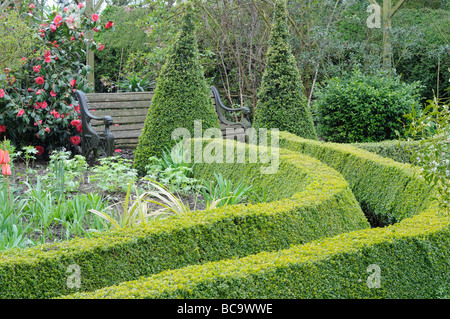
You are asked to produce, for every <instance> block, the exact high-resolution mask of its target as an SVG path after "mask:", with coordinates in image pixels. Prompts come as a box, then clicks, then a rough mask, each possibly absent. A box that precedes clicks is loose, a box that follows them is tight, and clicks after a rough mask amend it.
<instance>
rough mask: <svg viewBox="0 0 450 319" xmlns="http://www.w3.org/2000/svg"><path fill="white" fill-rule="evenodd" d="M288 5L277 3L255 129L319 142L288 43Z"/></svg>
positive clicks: (260, 90)
mask: <svg viewBox="0 0 450 319" xmlns="http://www.w3.org/2000/svg"><path fill="white" fill-rule="evenodd" d="M286 14H287V13H286V2H285V0H277V1H276V3H275V13H274V23H273V26H272V30H271V37H270V46H269V49H268V51H267V67H266V70H265V72H264V75H263V78H262V82H261V87H260V88H259V91H258V103H257V105H256V112H255V123H254V126H255V127H259V128H267V129H272V128H278V129H279V130H280V131H288V132H291V133H293V134H295V135H298V136H300V137H303V138H307V139H315V140H316V139H317V135H316V130H315V128H314V123H313V119H312V115H311V112H310V110H309V109H308V106H307V101H306V97H305V96H304V94H303V84H302V82H301V78H300V72H299V71H298V68H297V63H296V62H295V58H294V55H293V54H292V51H291V47H290V45H289V43H288V39H287V37H288V34H289V30H288V26H287V23H286Z"/></svg>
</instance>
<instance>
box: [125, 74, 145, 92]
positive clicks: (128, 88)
mask: <svg viewBox="0 0 450 319" xmlns="http://www.w3.org/2000/svg"><path fill="white" fill-rule="evenodd" d="M117 86H118V87H119V91H120V92H144V91H149V90H150V89H152V88H154V82H152V81H151V80H150V79H149V78H140V77H139V76H138V75H137V74H131V75H129V76H127V77H125V78H124V79H123V80H122V81H120V82H118V83H117Z"/></svg>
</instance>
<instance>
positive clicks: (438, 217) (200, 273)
mask: <svg viewBox="0 0 450 319" xmlns="http://www.w3.org/2000/svg"><path fill="white" fill-rule="evenodd" d="M280 137H281V140H280V145H283V146H285V147H288V148H291V149H295V150H297V151H300V152H303V153H307V154H312V155H313V156H316V157H317V158H320V159H322V160H324V161H325V162H327V163H329V165H331V166H334V167H336V168H337V169H339V170H340V171H341V172H342V174H343V175H344V176H346V177H347V178H348V180H349V182H350V184H351V185H352V187H353V189H354V190H355V191H356V192H358V193H359V194H360V196H361V197H362V198H363V199H364V200H366V201H367V202H368V203H369V204H370V205H373V206H372V207H374V209H375V211H379V212H383V210H378V209H377V206H376V205H381V207H382V208H386V207H390V208H391V209H390V210H389V213H390V214H391V216H394V217H395V218H397V219H398V220H400V221H399V222H398V223H396V224H393V225H390V226H387V227H378V228H371V229H364V230H357V231H351V232H348V233H343V234H339V235H337V236H334V237H329V238H322V239H319V240H315V241H311V242H308V243H306V244H300V245H295V246H292V247H291V248H289V249H286V250H283V251H278V252H262V253H259V254H256V255H252V256H246V257H244V258H240V259H228V260H222V261H219V262H210V263H206V264H203V265H191V266H188V267H185V268H182V269H174V270H169V271H165V272H162V273H159V274H155V275H153V276H150V277H147V278H142V279H140V280H137V281H132V282H125V283H122V284H120V285H118V286H116V287H107V288H103V289H101V290H97V291H95V292H91V293H88V294H73V295H70V296H65V297H64V298H352V299H354V298H439V297H445V296H447V297H448V295H449V294H450V285H449V284H448V283H449V280H450V275H449V269H450V212H448V211H442V210H440V209H439V208H438V207H437V206H436V204H434V203H433V202H431V200H430V199H429V198H430V196H431V195H432V194H433V190H432V189H429V188H427V187H425V186H424V184H423V181H422V180H421V179H420V178H419V177H417V176H416V175H414V172H413V169H414V168H413V167H410V166H408V165H404V164H400V163H397V162H395V161H393V160H390V159H385V158H382V157H380V156H378V155H375V154H372V153H369V152H366V151H362V150H358V149H356V148H354V147H350V146H348V145H339V144H329V143H320V142H316V141H310V140H304V139H301V138H297V137H296V136H294V135H292V134H286V133H282V134H280ZM376 173H378V174H381V175H384V176H383V177H382V178H381V179H376V180H375V181H373V182H371V181H370V179H372V178H374V177H376ZM377 181H378V182H380V183H381V185H379V186H378V187H374V188H371V187H370V186H372V185H376V182H377ZM387 181H390V182H391V184H392V185H390V184H389V183H388V182H387ZM365 187H367V188H366V189H365ZM402 189H403V191H404V192H407V194H404V193H403V192H401V190H402ZM414 189H417V191H415V192H413V191H412V190H414ZM420 190H422V191H423V190H425V191H427V193H426V194H421V193H420ZM364 191H365V193H364ZM363 195H365V196H363ZM377 196H378V197H379V198H380V200H377ZM407 196H412V198H408V197H407ZM396 197H397V198H396ZM384 201H386V202H387V203H384ZM401 201H405V203H404V205H401ZM414 204H415V206H414ZM404 206H407V207H408V210H405V209H404ZM407 212H409V214H406V213H407ZM380 216H382V215H380ZM371 266H375V267H374V268H371ZM373 269H378V270H379V275H380V280H379V286H378V287H377V286H375V287H374V286H372V287H369V285H368V282H369V281H370V282H372V284H373V281H372V280H373V279H374V278H373V277H372V276H373V275H374V273H373V271H374V270H373Z"/></svg>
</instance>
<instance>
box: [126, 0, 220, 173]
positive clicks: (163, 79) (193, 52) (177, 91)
mask: <svg viewBox="0 0 450 319" xmlns="http://www.w3.org/2000/svg"><path fill="white" fill-rule="evenodd" d="M193 20H194V17H193V8H192V4H190V3H188V5H187V10H186V13H185V15H184V17H183V25H182V29H181V31H180V32H179V33H178V35H177V38H176V40H175V42H174V44H173V46H172V48H171V49H170V51H169V53H168V56H167V58H166V62H165V64H164V65H163V67H162V69H161V73H160V75H159V77H158V81H157V86H156V89H155V95H154V97H153V100H152V104H151V106H150V109H149V112H148V114H147V118H146V120H145V124H144V129H143V131H142V134H141V136H140V137H139V144H138V147H137V149H136V152H135V161H134V167H135V168H136V169H137V170H138V172H139V173H140V174H141V175H142V174H144V173H145V166H146V165H147V163H148V158H149V157H150V156H160V155H161V153H162V151H163V150H164V148H166V147H168V148H170V147H172V146H173V145H174V144H175V141H173V140H172V139H171V134H172V132H173V131H174V130H175V129H177V128H186V129H188V130H189V132H190V134H191V136H192V137H194V121H195V120H201V121H202V131H204V130H206V129H207V128H211V127H217V128H219V121H218V118H217V114H216V112H215V109H214V105H213V103H212V98H211V91H210V88H209V87H208V84H207V83H206V80H205V77H204V73H203V69H202V66H201V64H200V62H199V52H198V46H197V40H196V37H195V25H194V21H193Z"/></svg>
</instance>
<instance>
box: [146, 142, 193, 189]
mask: <svg viewBox="0 0 450 319" xmlns="http://www.w3.org/2000/svg"><path fill="white" fill-rule="evenodd" d="M177 145H178V146H175V147H174V148H173V149H172V150H169V149H167V148H166V149H165V150H163V151H162V155H161V158H158V157H155V156H151V157H150V158H149V159H148V162H149V164H148V165H147V166H146V167H145V170H146V171H147V175H146V177H147V178H148V179H150V180H155V181H157V182H160V183H162V184H163V185H165V186H166V187H167V188H168V189H169V190H170V191H171V192H176V193H183V194H186V193H189V192H192V191H195V190H196V189H198V186H199V185H200V181H199V180H197V179H195V178H194V177H193V168H194V165H195V164H191V163H188V162H187V159H186V158H185V153H184V151H183V147H182V146H181V144H177Z"/></svg>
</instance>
